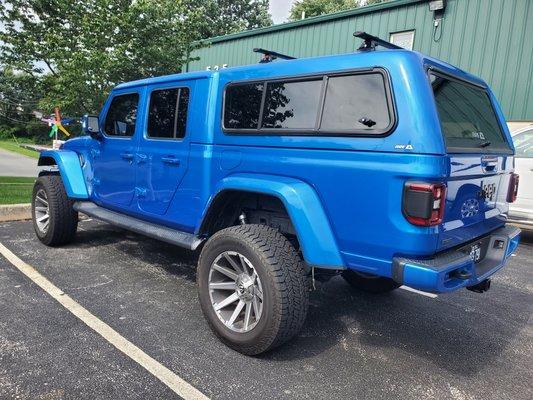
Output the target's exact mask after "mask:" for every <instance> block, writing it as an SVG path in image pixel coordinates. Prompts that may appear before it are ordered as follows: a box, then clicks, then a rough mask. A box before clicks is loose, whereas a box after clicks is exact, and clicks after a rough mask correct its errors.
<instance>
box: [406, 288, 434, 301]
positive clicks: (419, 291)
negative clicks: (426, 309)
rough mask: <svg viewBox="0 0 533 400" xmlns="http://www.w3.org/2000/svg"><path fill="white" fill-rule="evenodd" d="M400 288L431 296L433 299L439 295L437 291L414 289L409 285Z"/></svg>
mask: <svg viewBox="0 0 533 400" xmlns="http://www.w3.org/2000/svg"><path fill="white" fill-rule="evenodd" d="M400 289H403V290H407V291H408V292H413V293H417V294H421V295H422V296H426V297H431V298H432V299H435V298H437V297H439V296H438V295H436V294H435V293H429V292H423V291H422V290H417V289H413V288H411V287H409V286H400Z"/></svg>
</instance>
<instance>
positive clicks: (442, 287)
mask: <svg viewBox="0 0 533 400" xmlns="http://www.w3.org/2000/svg"><path fill="white" fill-rule="evenodd" d="M484 239H485V240H487V242H488V247H487V251H486V253H485V255H484V257H483V258H482V259H481V260H480V261H479V262H477V263H474V261H473V260H472V258H471V257H470V255H469V254H468V252H466V249H467V248H468V245H467V246H462V247H461V248H459V249H452V250H447V251H444V252H442V253H439V254H437V256H435V257H434V258H431V259H411V258H404V257H395V258H394V259H393V267H392V277H393V279H394V280H395V281H397V282H398V283H400V284H402V285H406V286H410V287H412V288H415V289H419V290H423V291H427V292H434V293H444V292H451V291H453V290H456V289H459V288H462V287H466V286H473V285H476V284H478V283H479V282H481V281H483V280H485V279H487V278H488V277H489V276H491V275H492V274H494V273H495V272H496V271H498V270H499V269H500V268H502V267H503V266H504V265H505V263H506V261H507V259H508V258H509V257H510V256H511V254H512V253H513V252H514V251H515V250H516V248H517V247H518V243H519V241H520V229H518V228H516V227H514V226H504V227H502V228H499V229H497V230H495V231H493V232H492V233H490V234H488V235H486V236H484V237H482V238H478V239H476V240H475V241H474V242H477V241H480V240H484Z"/></svg>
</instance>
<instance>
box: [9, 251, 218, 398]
mask: <svg viewBox="0 0 533 400" xmlns="http://www.w3.org/2000/svg"><path fill="white" fill-rule="evenodd" d="M0 254H2V255H3V256H4V257H5V258H6V259H7V260H8V261H9V262H10V263H11V264H12V265H13V266H14V267H15V268H17V269H18V270H19V271H20V272H22V273H23V274H24V275H26V276H27V277H28V278H29V279H31V281H32V282H34V283H35V284H37V285H38V286H39V287H40V288H41V289H43V290H44V291H45V292H46V293H48V294H49V295H50V296H51V297H52V298H54V299H55V300H56V301H57V302H58V303H60V304H61V305H62V306H63V307H65V308H66V309H67V310H68V311H70V312H71V313H72V314H74V315H75V316H76V317H77V318H79V319H80V320H81V321H82V322H83V323H85V324H86V325H87V326H88V327H89V328H91V329H92V330H94V331H95V332H96V333H98V334H99V335H100V336H102V337H103V338H104V339H105V340H107V341H108V342H109V343H111V344H112V345H113V346H115V347H116V348H117V349H118V350H120V351H121V352H122V353H124V354H125V355H126V356H128V357H129V358H131V359H132V360H133V361H135V362H136V363H137V364H139V365H140V366H141V367H143V368H144V369H146V370H147V371H148V372H150V373H151V374H152V375H153V376H154V377H156V378H157V379H159V380H160V381H161V382H163V383H164V384H165V385H166V386H167V387H168V388H169V389H171V390H172V391H173V392H174V393H176V394H177V395H179V396H181V397H182V398H184V399H187V400H188V399H191V400H192V399H198V400H200V399H202V400H207V399H208V397H207V396H205V395H204V394H203V393H202V392H200V391H199V390H198V389H196V388H195V387H193V386H192V385H191V384H189V383H188V382H186V381H185V380H183V379H182V378H180V377H179V376H178V375H176V374H175V373H174V372H172V371H171V370H169V369H168V368H167V367H165V366H164V365H162V364H161V363H159V362H158V361H157V360H155V359H154V358H152V357H150V356H149V355H148V354H146V353H145V352H144V351H142V350H141V349H140V348H139V347H137V346H135V345H134V344H133V343H131V342H130V341H129V340H127V339H126V338H125V337H123V336H122V335H120V333H118V332H117V331H115V330H114V329H113V328H111V327H110V326H109V325H107V324H106V323H105V322H103V321H102V320H100V319H98V318H97V317H96V316H95V315H93V314H92V313H91V312H89V311H88V310H87V309H85V308H83V307H82V306H81V305H80V304H78V303H77V302H76V301H75V300H73V299H72V298H71V297H70V296H69V295H67V294H65V293H63V291H62V290H61V289H59V288H58V287H57V286H55V285H54V284H53V283H52V282H50V281H49V280H48V279H47V278H46V277H44V276H43V275H41V274H40V273H39V272H38V271H37V270H36V269H35V268H33V267H32V266H31V265H29V264H26V263H25V262H24V261H22V260H21V259H20V258H18V257H17V256H16V255H15V254H14V253H13V252H11V250H9V249H8V248H7V247H5V246H4V245H3V244H2V243H0Z"/></svg>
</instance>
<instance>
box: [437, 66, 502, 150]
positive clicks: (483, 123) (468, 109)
mask: <svg viewBox="0 0 533 400" xmlns="http://www.w3.org/2000/svg"><path fill="white" fill-rule="evenodd" d="M430 80H431V87H432V88H433V94H434V97H435V104H436V105H437V111H438V113H439V118H440V123H441V127H442V132H443V135H444V140H445V142H446V147H447V149H448V151H449V152H480V153H485V152H486V153H490V152H495V151H502V150H503V151H505V152H508V151H510V147H509V144H508V143H507V140H506V139H505V136H504V134H503V131H502V128H501V126H500V123H499V121H498V118H497V116H496V113H495V111H494V107H493V106H492V103H491V101H490V98H489V96H488V94H487V92H486V90H485V89H483V88H481V87H478V86H475V85H472V84H470V83H467V82H463V81H460V80H456V79H454V78H448V77H446V76H444V75H440V74H436V73H430Z"/></svg>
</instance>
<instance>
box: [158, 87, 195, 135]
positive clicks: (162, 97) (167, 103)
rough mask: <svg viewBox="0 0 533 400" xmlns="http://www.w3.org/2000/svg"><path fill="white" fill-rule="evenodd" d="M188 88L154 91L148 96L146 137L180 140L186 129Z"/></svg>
mask: <svg viewBox="0 0 533 400" xmlns="http://www.w3.org/2000/svg"><path fill="white" fill-rule="evenodd" d="M188 105H189V88H188V87H183V88H173V89H161V90H154V91H153V92H152V94H151V95H150V107H149V113H148V137H151V138H161V139H181V138H183V137H185V130H186V128H187V110H188Z"/></svg>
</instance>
